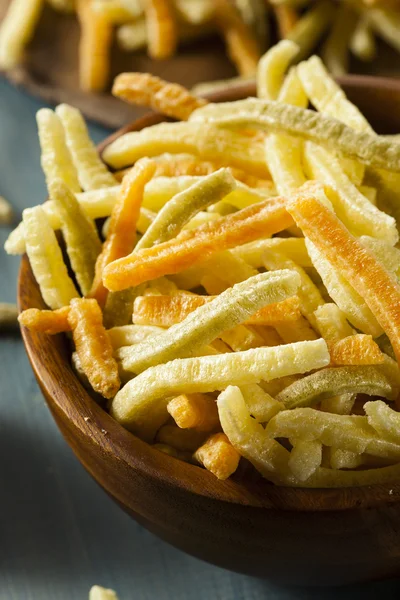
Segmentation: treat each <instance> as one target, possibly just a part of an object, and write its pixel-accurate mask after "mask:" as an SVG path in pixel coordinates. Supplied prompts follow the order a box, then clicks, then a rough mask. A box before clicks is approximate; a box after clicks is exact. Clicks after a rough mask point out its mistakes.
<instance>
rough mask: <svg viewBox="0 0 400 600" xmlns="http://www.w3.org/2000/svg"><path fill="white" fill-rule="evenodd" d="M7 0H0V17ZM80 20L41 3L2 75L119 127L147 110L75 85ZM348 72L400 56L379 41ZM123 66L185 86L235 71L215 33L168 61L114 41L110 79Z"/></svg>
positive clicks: (392, 68)
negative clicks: (33, 26)
mask: <svg viewBox="0 0 400 600" xmlns="http://www.w3.org/2000/svg"><path fill="white" fill-rule="evenodd" d="M9 2H10V0H0V21H1V19H2V17H3V15H4V14H5V12H6V9H7V6H8V4H9ZM78 42H79V25H78V23H77V20H76V18H75V17H74V16H65V15H61V14H59V13H57V12H54V10H52V8H51V7H50V6H48V5H45V9H44V11H43V15H42V17H41V19H40V22H39V26H38V29H37V31H36V33H35V36H34V38H33V40H32V42H31V43H30V45H29V46H28V48H27V52H26V55H25V61H24V63H23V64H22V65H21V66H20V67H18V68H17V69H14V70H12V71H10V72H8V73H6V76H7V77H8V78H9V79H10V80H11V81H12V82H13V83H14V84H16V85H19V86H21V87H23V88H25V89H27V90H28V91H29V92H30V93H32V94H34V95H35V96H39V97H41V98H42V99H43V100H45V101H47V102H53V103H59V102H68V103H70V104H73V105H74V106H77V107H78V108H80V109H81V110H82V111H83V112H84V114H85V115H86V116H87V117H88V118H89V119H92V120H94V121H98V122H99V123H102V124H103V125H105V126H107V127H113V128H117V127H121V126H122V125H124V124H126V123H129V122H130V121H132V120H133V119H134V118H137V117H139V116H141V115H143V114H144V113H145V109H143V108H140V107H132V106H129V105H127V104H125V103H124V102H122V101H121V100H118V99H116V98H113V97H112V96H111V94H109V93H108V92H105V93H103V94H89V93H86V92H82V91H81V90H79V85H78ZM350 67H351V72H352V73H361V74H373V75H378V74H379V75H382V76H390V77H399V76H400V55H399V54H398V53H397V52H395V51H394V50H393V49H392V48H390V47H389V46H387V45H386V44H384V43H383V42H379V43H378V58H377V59H376V60H374V61H373V62H372V63H363V62H361V61H358V60H356V59H352V60H351V64H350ZM122 71H144V72H147V71H149V72H151V73H155V74H156V75H159V76H160V77H163V78H165V79H167V80H170V81H176V82H179V83H182V84H184V85H185V86H187V87H189V88H190V87H192V86H193V85H194V84H196V83H199V82H201V81H212V80H218V79H223V78H227V77H233V76H235V74H236V72H235V69H234V67H233V65H232V64H231V62H230V61H229V59H228V58H227V56H226V54H225V48H224V44H223V42H222V41H221V40H220V39H219V38H218V37H217V36H211V37H207V38H205V39H203V40H200V41H199V42H196V43H191V44H185V45H183V46H182V47H180V48H179V53H178V54H177V55H176V56H174V57H173V58H172V59H170V60H166V61H154V60H151V59H149V58H148V57H147V56H146V54H145V52H139V53H134V54H132V53H124V52H121V51H120V50H119V49H118V48H117V44H114V48H113V54H112V73H111V79H112V78H113V77H114V76H115V75H117V74H118V73H120V72H122Z"/></svg>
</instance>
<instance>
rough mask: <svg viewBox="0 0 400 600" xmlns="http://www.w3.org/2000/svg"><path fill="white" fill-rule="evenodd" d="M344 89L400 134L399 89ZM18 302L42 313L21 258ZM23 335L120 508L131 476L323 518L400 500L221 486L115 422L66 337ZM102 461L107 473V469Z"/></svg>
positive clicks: (82, 451) (74, 441) (357, 83)
mask: <svg viewBox="0 0 400 600" xmlns="http://www.w3.org/2000/svg"><path fill="white" fill-rule="evenodd" d="M342 83H343V87H344V89H345V91H346V93H347V94H348V96H349V97H350V99H352V100H353V101H354V102H355V103H356V104H357V105H358V106H359V107H360V109H361V110H362V111H363V112H364V113H365V115H366V116H367V117H368V118H369V119H370V121H371V123H372V124H373V126H374V127H376V129H377V131H379V132H382V133H395V132H397V131H400V82H393V81H390V82H389V81H387V80H382V79H378V78H368V77H345V78H343V80H342ZM254 92H255V87H254V85H251V84H246V85H243V86H240V87H238V88H237V89H231V90H228V91H227V92H219V93H217V94H213V95H211V96H210V99H212V100H214V101H222V100H225V101H226V100H234V99H238V98H243V97H246V96H249V95H254ZM161 120H163V117H162V116H160V115H157V114H154V113H152V114H150V115H148V116H146V117H143V118H142V119H140V120H139V121H136V122H135V123H133V124H131V125H128V126H127V127H125V128H123V129H121V130H120V131H118V132H116V133H115V134H114V135H113V136H111V137H110V138H108V139H107V140H105V141H104V142H103V143H102V144H101V146H100V151H102V150H104V148H105V147H106V146H107V145H108V144H109V143H110V142H111V141H112V140H113V139H115V138H117V137H119V136H121V135H122V134H123V133H125V132H126V131H133V130H140V129H142V128H143V127H146V126H149V125H151V124H154V123H157V122H159V121H161ZM18 301H19V308H20V310H25V309H27V308H31V307H35V308H45V305H44V302H43V299H42V297H41V294H40V291H39V288H38V285H37V284H36V281H35V279H34V277H33V273H32V271H31V268H30V265H29V261H28V258H27V257H26V255H25V256H24V257H23V258H22V261H21V268H20V273H19V281H18ZM22 335H23V340H24V344H25V347H26V350H27V353H28V356H29V359H30V362H31V365H32V368H33V370H34V372H35V375H36V378H37V380H38V382H39V384H40V386H41V389H42V391H43V393H44V395H45V397H46V400H47V403H48V405H49V408H50V410H51V411H52V413H53V415H54V417H55V419H56V421H57V423H58V424H59V426H60V429H61V430H62V433H63V435H64V437H65V438H66V440H67V442H68V443H69V445H70V446H71V447H72V449H73V450H74V451H75V453H76V454H77V456H78V458H79V459H80V461H81V462H82V463H83V465H84V466H86V468H87V469H88V470H89V472H90V473H91V474H92V475H93V476H94V478H95V479H96V480H97V481H98V482H99V483H100V484H101V485H102V486H103V487H104V489H105V490H106V491H108V492H109V493H110V494H112V495H113V496H114V497H115V498H116V499H117V500H118V501H119V502H120V503H121V504H124V503H125V501H126V495H125V491H124V486H123V485H121V480H122V481H123V480H124V478H125V479H127V478H129V477H131V475H132V473H135V474H136V475H137V476H138V477H142V478H146V480H147V481H150V482H151V484H152V485H153V484H154V485H155V486H157V485H158V484H160V483H162V485H163V486H164V487H166V488H167V489H170V490H181V491H182V492H187V493H189V494H191V495H193V494H194V495H196V496H197V497H198V498H199V499H201V498H212V499H217V500H222V501H225V502H229V503H235V504H238V505H242V506H251V507H266V508H272V507H274V508H279V509H285V510H295V511H327V510H344V509H354V508H359V507H372V506H378V505H381V504H387V503H391V502H395V501H397V500H398V496H399V494H400V482H399V483H398V484H396V485H393V484H390V486H389V485H379V486H370V487H362V488H346V489H330V490H318V489H317V490H307V489H290V488H282V487H277V486H274V485H271V484H269V483H268V482H267V481H265V480H262V479H258V478H255V479H254V480H253V479H252V478H250V479H249V478H247V477H246V475H240V474H238V475H236V476H234V477H233V478H231V479H230V480H228V481H224V482H221V481H218V480H217V479H216V478H215V477H214V476H213V475H212V474H210V473H209V472H207V471H205V470H204V469H201V468H199V467H196V466H193V465H190V464H186V463H183V462H181V461H178V460H176V459H174V458H172V457H170V456H167V455H165V454H163V453H161V452H159V451H158V450H156V449H154V448H153V447H151V446H150V445H148V444H146V443H145V442H143V441H141V440H140V439H138V438H137V437H135V436H134V435H132V434H131V433H129V432H128V431H126V430H125V429H124V428H123V427H121V426H120V425H119V424H118V423H117V422H116V421H114V420H113V419H112V418H111V417H110V416H109V415H108V414H107V412H105V410H103V408H101V407H100V406H99V405H98V404H97V403H96V402H95V401H94V400H93V399H92V398H91V396H90V395H89V394H88V393H87V391H86V390H85V389H84V387H83V386H82V385H81V383H80V382H79V380H78V379H77V378H76V376H75V375H74V373H73V371H72V368H71V364H70V346H69V342H68V340H67V338H66V336H63V335H57V336H46V335H44V334H39V333H35V332H33V331H29V330H27V329H23V330H22ZM89 457H90V459H89ZM96 457H97V458H96ZM106 459H107V460H108V462H109V465H110V466H111V469H107V470H105V469H104V461H105V460H106ZM390 490H391V492H390V493H389V491H390ZM138 493H139V492H138Z"/></svg>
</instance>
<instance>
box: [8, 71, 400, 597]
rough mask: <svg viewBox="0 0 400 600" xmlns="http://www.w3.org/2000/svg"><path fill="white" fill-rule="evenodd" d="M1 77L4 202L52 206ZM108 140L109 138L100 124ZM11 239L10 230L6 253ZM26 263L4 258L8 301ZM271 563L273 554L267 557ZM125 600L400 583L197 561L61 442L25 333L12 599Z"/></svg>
mask: <svg viewBox="0 0 400 600" xmlns="http://www.w3.org/2000/svg"><path fill="white" fill-rule="evenodd" d="M39 107H40V103H39V102H38V101H36V100H33V99H32V98H30V97H28V96H26V95H25V94H24V93H22V92H20V91H17V90H15V89H13V88H11V87H10V86H9V85H8V84H7V83H6V82H4V81H1V80H0V195H3V196H5V197H6V198H7V199H8V200H9V201H10V202H12V204H13V206H14V207H15V209H16V211H17V213H18V216H20V213H21V211H22V210H23V209H24V208H25V207H27V206H31V205H33V204H37V203H40V202H42V201H43V199H44V197H45V186H44V181H43V176H42V173H41V170H40V162H39V146H38V142H37V135H36V124H35V112H36V110H37V109H38V108H39ZM91 133H92V136H93V138H94V139H95V140H96V141H99V140H101V139H102V138H103V137H104V136H105V135H106V134H107V132H106V131H105V130H104V129H101V128H99V127H95V126H92V127H91ZM8 233H9V229H8V228H0V241H1V246H3V243H4V241H5V239H6V237H7V235H8ZM18 264H19V259H18V258H15V257H7V256H6V255H5V253H4V251H3V250H1V251H0V274H1V278H0V301H13V300H14V298H15V287H16V276H17V270H18ZM265 560H266V561H268V556H266V557H265ZM94 583H98V584H100V585H104V586H107V587H112V588H114V589H115V590H117V591H118V593H119V595H120V598H121V600H151V599H154V600H213V599H215V600H261V599H264V598H265V599H268V600H306V599H307V600H308V599H313V600H319V599H320V598H323V599H326V600H330V599H335V598H340V599H341V600H358V599H362V600H372V599H375V598H381V599H382V600H386V599H392V598H393V599H394V598H400V581H387V582H383V583H375V584H368V585H359V586H352V587H349V588H342V589H324V590H318V589H305V588H303V589H299V588H284V587H278V586H275V585H272V584H269V583H267V582H263V581H258V580H256V579H252V578H250V577H245V576H242V575H237V574H232V573H229V572H227V571H224V570H222V569H218V568H216V567H213V566H211V565H207V564H205V563H202V562H200V561H199V560H197V559H194V558H191V557H189V556H186V555H185V554H183V553H181V552H179V551H178V550H175V549H173V548H171V547H169V546H168V545H166V544H165V543H163V542H161V541H160V540H158V539H157V538H155V537H154V536H153V535H151V534H150V533H148V532H147V531H145V530H144V529H142V528H141V527H139V525H137V524H136V523H134V521H132V520H131V519H130V518H129V517H128V516H126V515H125V514H124V513H123V512H122V511H121V510H120V509H119V508H118V507H117V506H116V505H114V504H113V502H112V501H111V500H110V499H109V498H108V497H107V496H106V495H105V494H104V492H103V491H102V490H101V489H100V488H99V487H98V486H97V485H96V483H95V482H94V481H92V480H91V478H90V477H89V475H88V474H87V473H86V472H85V471H84V470H83V468H82V467H81V466H80V464H79V463H78V461H77V460H76V459H75V457H74V456H73V455H72V452H71V451H70V449H69V448H68V447H67V445H66V443H65V442H64V440H63V439H62V438H61V436H60V434H59V432H58V430H57V428H56V426H55V424H54V423H53V420H52V418H51V416H50V414H49V412H48V410H47V408H46V406H45V404H44V400H43V399H42V396H41V394H40V392H39V389H38V387H37V385H36V383H35V380H34V377H33V375H32V372H31V369H30V366H29V364H28V360H27V358H26V355H25V352H24V348H23V345H22V342H21V340H20V338H19V336H18V335H16V336H6V337H4V336H3V337H1V338H0V600H31V599H32V600H84V599H86V598H87V593H88V590H89V588H90V587H91V585H92V584H94Z"/></svg>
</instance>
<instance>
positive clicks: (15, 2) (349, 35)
mask: <svg viewBox="0 0 400 600" xmlns="http://www.w3.org/2000/svg"><path fill="white" fill-rule="evenodd" d="M44 4H45V3H44V0H11V3H10V6H9V9H8V12H7V14H6V16H5V17H4V20H3V22H2V24H1V26H0V68H1V69H5V70H8V69H14V68H15V67H17V66H18V65H19V64H20V63H21V62H23V60H24V52H25V51H26V52H27V53H28V52H29V47H27V46H28V44H29V42H30V40H31V39H32V38H33V37H38V36H39V35H41V30H40V28H39V27H38V25H39V22H40V20H41V14H42V10H43V8H44ZM48 4H51V6H52V7H53V9H54V10H55V11H58V12H60V13H61V14H65V15H66V16H69V17H70V16H71V14H74V13H75V14H76V18H77V21H78V23H79V29H80V41H79V59H78V60H79V82H80V86H81V89H83V90H86V91H90V92H101V91H103V90H105V89H106V88H107V87H108V86H109V83H110V71H111V62H112V61H111V56H112V55H114V54H115V49H114V48H113V46H114V45H117V46H118V47H119V49H120V50H122V51H123V52H137V51H143V50H147V53H148V55H149V56H150V57H151V58H153V59H154V60H157V61H158V60H165V59H168V58H170V57H171V56H173V55H174V54H176V52H178V51H179V48H178V46H179V45H180V44H181V43H188V42H189V43H190V41H192V40H197V39H204V43H206V44H207V43H208V40H207V38H208V37H209V36H210V34H211V35H212V34H216V35H219V36H220V37H222V38H223V40H224V41H225V45H226V52H227V54H228V56H229V58H230V59H231V61H232V62H233V63H234V65H235V67H236V69H237V71H238V73H239V77H238V78H236V81H238V82H240V81H246V79H247V78H248V77H252V76H254V74H255V72H256V68H257V62H258V60H259V58H260V57H261V55H262V53H263V52H264V51H265V50H266V49H267V48H268V46H270V44H271V40H272V39H273V38H274V37H275V38H277V39H282V40H288V41H291V42H294V43H296V44H297V45H298V47H299V53H298V56H297V60H303V59H304V58H307V56H309V55H310V54H311V53H312V52H313V51H314V49H315V48H316V47H317V46H320V42H321V41H322V40H325V41H324V43H323V44H322V47H321V55H322V57H323V59H324V61H325V62H326V64H327V66H328V68H329V69H330V71H332V72H333V73H334V74H335V75H339V74H342V73H343V72H345V71H347V70H348V65H349V58H350V54H354V55H355V56H357V57H358V58H360V59H361V60H363V61H365V62H368V61H371V60H372V59H373V58H374V57H375V54H376V52H377V45H376V38H381V39H383V40H385V42H386V43H387V44H389V45H391V46H392V47H393V48H394V49H395V50H397V51H399V50H400V43H399V33H400V10H399V8H398V4H397V3H396V2H391V1H390V0H383V1H382V2H380V3H379V5H376V3H371V2H370V1H369V0H358V1H357V2H348V0H339V1H337V2H333V1H332V0H301V2H293V0H271V2H270V6H269V5H268V3H267V2H265V1H264V0H245V1H243V0H198V1H197V2H194V1H193V0H143V1H142V2H138V1H135V2H129V1H127V0H76V1H73V0H48ZM46 16H47V15H46ZM50 19H51V16H50ZM50 22H51V21H50ZM271 27H272V29H273V30H274V31H273V35H272V36H270V35H269V30H270V28H271ZM275 32H276V34H275ZM270 38H271V39H270ZM62 67H63V65H60V68H62ZM224 83H225V82H223V84H222V85H224ZM201 85H202V91H203V92H205V91H206V90H207V91H209V90H211V89H213V88H215V86H221V82H210V83H209V84H201Z"/></svg>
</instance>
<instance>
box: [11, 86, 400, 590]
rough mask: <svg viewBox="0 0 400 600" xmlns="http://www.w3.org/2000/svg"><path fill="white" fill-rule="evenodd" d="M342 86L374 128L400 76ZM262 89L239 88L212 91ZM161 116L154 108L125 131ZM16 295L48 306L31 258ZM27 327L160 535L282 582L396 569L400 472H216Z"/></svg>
mask: <svg viewBox="0 0 400 600" xmlns="http://www.w3.org/2000/svg"><path fill="white" fill-rule="evenodd" d="M344 89H345V91H347V92H348V93H349V96H351V97H352V98H353V100H355V101H356V102H357V103H358V104H361V107H362V108H363V110H364V112H365V114H366V116H367V117H369V118H370V120H371V122H372V123H373V124H375V126H378V127H379V125H380V115H381V114H385V115H386V119H387V116H388V115H389V114H390V111H391V110H392V108H393V101H394V99H396V98H397V102H398V101H399V98H400V83H398V84H392V85H391V86H389V87H388V86H387V85H386V82H383V83H382V85H381V86H379V82H378V81H376V80H368V79H360V78H359V79H358V80H356V81H355V82H354V83H352V82H351V80H348V82H347V84H345V85H344ZM254 91H255V89H254V87H252V86H248V87H247V88H244V87H242V88H241V90H240V92H238V93H235V91H234V90H231V91H230V92H229V95H228V96H227V95H226V94H225V95H223V94H220V95H218V96H217V95H216V96H214V100H227V99H235V98H238V97H243V96H247V95H252V94H254ZM378 98H379V103H378V102H377V99H378ZM366 99H367V100H366ZM160 120H161V117H160V116H159V115H150V116H148V117H145V118H143V119H141V120H140V121H139V122H136V123H134V124H133V125H132V126H130V127H129V130H137V129H140V128H142V127H145V126H148V125H151V124H153V123H155V122H158V121H160ZM399 126H400V123H399V121H398V116H397V115H395V117H394V119H393V122H392V127H390V123H389V121H388V120H386V122H385V123H382V127H384V128H385V130H386V131H390V130H391V131H398V128H399ZM123 131H126V129H124V130H123ZM121 133H122V132H119V133H118V132H117V134H115V135H114V136H113V139H114V138H115V136H118V135H119V134H121ZM105 144H107V141H106V142H105ZM102 147H104V144H103V145H102ZM18 300H19V304H20V308H21V309H26V308H30V307H37V308H43V307H44V303H43V300H42V298H41V295H40V291H39V288H38V286H37V284H36V282H35V280H34V277H33V274H32V271H31V269H30V266H29V261H28V259H27V257H26V256H25V257H24V258H23V259H22V263H21V270H20V276H19V287H18ZM22 333H23V339H24V342H25V346H26V350H27V353H28V356H29V359H30V361H31V364H32V367H33V370H34V372H35V375H36V378H37V380H38V382H39V385H40V387H41V389H42V391H43V393H44V396H45V398H46V400H47V403H48V406H49V408H50V410H51V412H52V414H53V416H54V418H55V420H56V422H57V425H58V427H59V429H60V431H61V432H62V434H63V436H64V437H65V439H66V440H67V442H68V444H69V445H70V446H71V448H72V449H73V451H74V452H75V454H76V455H77V457H78V458H79V460H80V461H81V463H82V464H83V465H84V467H85V468H86V469H87V470H88V471H89V473H90V474H91V475H92V476H93V477H94V478H95V479H96V481H97V482H98V483H99V484H100V485H101V486H102V487H103V488H104V489H105V491H106V492H107V493H108V494H109V495H110V496H111V497H112V498H114V499H115V500H116V501H117V502H118V504H120V505H121V506H122V507H123V508H124V509H125V510H126V511H127V512H128V513H129V514H130V515H131V516H133V517H134V518H135V519H136V520H137V521H138V522H139V523H141V524H143V525H144V526H145V527H146V528H148V529H149V530H150V531H152V532H154V533H156V534H157V535H158V536H159V537H161V538H162V539H164V540H166V541H168V542H170V543H171V544H173V545H175V546H177V547H178V548H180V549H182V550H185V551H187V552H189V553H190V554H193V555H194V556H197V557H199V558H202V559H204V560H207V561H209V562H212V563H214V564H216V565H218V566H222V567H226V568H229V569H232V570H236V571H240V572H244V573H248V574H250V575H257V576H259V577H266V578H268V579H271V580H273V581H277V582H280V583H283V582H289V583H293V584H297V585H298V584H301V585H308V584H312V585H332V584H348V583H354V582H358V581H364V580H371V579H378V578H384V577H388V576H393V575H396V574H400V536H399V535H398V532H399V531H400V481H399V482H398V483H391V484H386V485H379V486H368V487H360V488H344V489H331V490H307V489H287V488H282V487H279V486H273V485H271V484H269V483H268V482H267V481H266V480H263V479H261V478H259V477H258V476H257V475H256V474H254V473H252V471H250V473H249V471H248V470H247V469H245V470H244V472H243V473H239V474H238V475H235V476H234V477H232V478H231V479H230V480H227V481H224V482H220V481H218V480H216V479H215V477H214V476H213V475H212V474H210V473H209V472H207V471H205V470H204V469H201V468H199V467H196V466H193V465H189V464H186V463H182V462H180V461H177V460H176V459H174V458H172V457H170V456H167V455H165V454H163V453H160V452H158V451H157V450H156V449H154V448H152V447H151V446H149V445H148V444H146V443H144V442H142V441H141V440H140V439H138V438H136V437H135V436H134V435H132V434H130V433H129V432H128V431H126V430H124V429H123V428H122V427H121V426H120V425H119V424H118V423H117V422H115V421H114V420H113V419H112V418H111V417H110V416H109V415H108V414H107V413H106V412H105V411H104V410H103V409H102V407H100V406H99V405H98V404H97V403H96V402H95V401H94V400H93V399H92V398H91V397H90V395H89V394H88V393H87V392H86V390H85V389H84V388H83V387H82V385H81V384H80V382H79V381H78V379H77V378H76V376H75V375H74V373H73V371H72V368H71V365H70V347H69V342H68V341H67V338H66V337H65V336H63V335H58V336H51V337H49V336H46V335H44V334H38V333H35V332H32V331H29V330H26V329H24V330H23V332H22ZM266 556H268V561H266V560H265V557H266ZM332 565H335V569H334V571H333V570H332Z"/></svg>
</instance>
